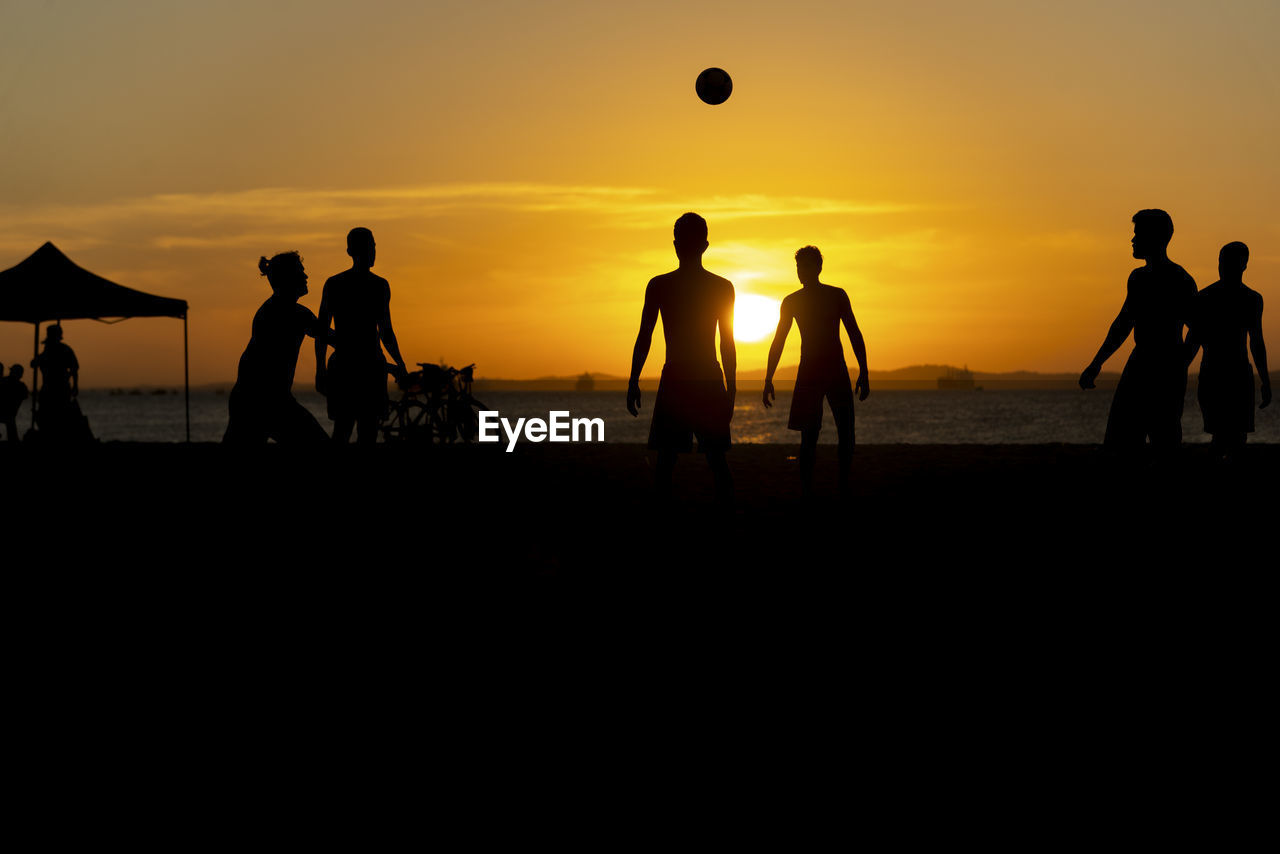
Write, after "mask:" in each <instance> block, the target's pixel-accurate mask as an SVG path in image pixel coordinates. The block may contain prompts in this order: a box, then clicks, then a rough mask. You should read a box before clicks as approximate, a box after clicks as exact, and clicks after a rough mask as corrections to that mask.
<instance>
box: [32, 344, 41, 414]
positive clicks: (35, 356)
mask: <svg viewBox="0 0 1280 854" xmlns="http://www.w3.org/2000/svg"><path fill="white" fill-rule="evenodd" d="M31 352H32V355H31V429H32V430H34V429H36V404H37V402H38V399H39V394H37V392H36V389H37V388H39V387H40V321H38V320H37V321H36V340H35V344H34V345H33V346H32V350H31Z"/></svg>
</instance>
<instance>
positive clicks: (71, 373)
mask: <svg viewBox="0 0 1280 854" xmlns="http://www.w3.org/2000/svg"><path fill="white" fill-rule="evenodd" d="M31 367H33V368H38V369H39V371H40V374H41V383H40V392H39V396H38V397H37V398H36V402H37V403H38V404H39V410H38V411H37V413H36V420H37V421H38V422H39V425H40V430H41V432H42V433H44V434H46V437H47V438H68V437H70V436H72V435H73V434H75V433H77V432H79V431H78V430H77V428H78V426H79V425H78V424H76V423H75V422H77V421H78V420H79V419H80V407H79V405H78V404H75V403H73V401H74V399H75V398H76V397H77V396H78V395H79V394H80V362H79V361H78V360H77V359H76V354H75V351H74V350H72V349H71V348H70V347H68V346H67V345H66V344H64V343H63V341H62V326H61V324H57V323H55V324H53V325H52V326H50V327H49V330H48V332H47V333H46V337H45V339H44V349H43V350H41V351H40V355H38V356H36V357H35V358H34V359H32V360H31Z"/></svg>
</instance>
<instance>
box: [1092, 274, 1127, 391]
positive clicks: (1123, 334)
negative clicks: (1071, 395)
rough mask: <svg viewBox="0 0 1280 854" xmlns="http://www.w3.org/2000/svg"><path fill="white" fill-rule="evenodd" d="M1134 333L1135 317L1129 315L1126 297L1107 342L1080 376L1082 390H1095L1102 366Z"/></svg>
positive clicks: (1112, 323) (1108, 333)
mask: <svg viewBox="0 0 1280 854" xmlns="http://www.w3.org/2000/svg"><path fill="white" fill-rule="evenodd" d="M1132 331H1133V317H1132V316H1131V315H1130V314H1129V298H1128V297H1125V300H1124V305H1122V306H1120V313H1119V314H1117V315H1116V319H1115V320H1113V321H1112V322H1111V328H1110V329H1108V330H1107V337H1106V340H1104V341H1103V342H1102V346H1101V347H1099V348H1098V353H1097V355H1095V356H1094V357H1093V361H1092V362H1090V363H1089V367H1087V368H1085V369H1084V372H1083V373H1081V374H1080V388H1086V389H1088V388H1093V387H1094V385H1093V381H1094V380H1096V379H1097V378H1098V374H1099V372H1101V371H1102V365H1103V363H1104V362H1106V361H1107V359H1110V358H1111V357H1112V355H1114V354H1115V352H1116V351H1117V350H1119V349H1120V345H1121V344H1123V343H1124V340H1125V339H1126V338H1128V337H1129V333H1130V332H1132Z"/></svg>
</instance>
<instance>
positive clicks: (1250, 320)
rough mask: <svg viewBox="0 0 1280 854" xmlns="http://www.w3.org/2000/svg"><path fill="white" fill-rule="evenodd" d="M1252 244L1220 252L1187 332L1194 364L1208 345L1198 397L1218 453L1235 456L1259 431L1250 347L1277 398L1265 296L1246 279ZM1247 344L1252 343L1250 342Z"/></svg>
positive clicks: (1267, 395)
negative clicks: (1270, 365) (1269, 366)
mask: <svg viewBox="0 0 1280 854" xmlns="http://www.w3.org/2000/svg"><path fill="white" fill-rule="evenodd" d="M1248 266H1249V247H1248V246H1245V245H1244V244H1243V243H1238V242H1237V243H1228V244H1227V245H1226V246H1224V247H1222V251H1221V252H1219V253H1218V281H1216V282H1214V283H1213V284H1212V285H1209V286H1208V287H1207V288H1205V289H1204V290H1202V291H1200V293H1198V294H1196V299H1195V308H1194V309H1193V310H1192V312H1191V326H1190V330H1189V331H1188V332H1187V343H1186V360H1187V364H1188V366H1189V365H1190V363H1191V360H1192V359H1194V358H1195V355H1196V351H1198V350H1199V349H1200V348H1202V347H1203V348H1204V358H1203V359H1201V361H1200V381H1199V384H1198V386H1197V388H1196V397H1197V398H1198V399H1199V401H1200V412H1201V414H1202V415H1203V416H1204V432H1206V433H1209V434H1210V435H1212V436H1213V448H1214V452H1215V454H1216V455H1217V456H1218V457H1220V458H1222V459H1225V460H1230V459H1232V458H1233V457H1234V456H1235V455H1236V454H1238V453H1239V452H1240V450H1241V449H1242V448H1243V447H1244V444H1245V441H1246V439H1247V434H1249V433H1252V432H1253V401H1254V379H1253V367H1252V366H1251V365H1250V364H1249V352H1252V353H1253V362H1254V364H1255V365H1257V366H1258V376H1259V377H1260V378H1261V385H1262V404H1261V405H1260V406H1259V408H1260V409H1261V408H1265V407H1266V406H1268V405H1269V404H1270V403H1271V375H1270V374H1269V373H1267V345H1266V343H1265V342H1264V341H1263V340H1262V295H1261V294H1259V293H1258V292H1257V291H1255V290H1253V289H1252V288H1250V287H1249V286H1248V285H1246V284H1245V283H1244V271H1245V268H1246V267H1248ZM1246 343H1247V346H1246Z"/></svg>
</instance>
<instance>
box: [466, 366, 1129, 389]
mask: <svg viewBox="0 0 1280 854" xmlns="http://www.w3.org/2000/svg"><path fill="white" fill-rule="evenodd" d="M796 368H797V366H796V365H783V366H782V367H780V368H778V370H777V372H776V373H775V374H774V385H775V386H776V387H777V388H779V389H790V388H791V387H792V386H793V385H794V384H795V379H796ZM959 370H961V369H960V368H958V367H956V366H954V365H910V366H908V367H905V368H895V369H893V370H888V371H877V370H874V369H873V370H872V371H871V386H872V388H873V389H877V388H879V389H918V390H923V389H937V387H938V377H941V376H945V375H947V374H948V373H949V372H952V373H954V372H956V371H959ZM851 373H852V375H853V376H857V366H856V365H854V366H853V367H852V370H851ZM972 373H973V380H974V384H975V385H976V386H981V387H982V388H984V389H988V388H989V389H1015V388H1018V389H1066V388H1075V387H1076V382H1077V380H1078V379H1079V376H1080V375H1079V374H1041V373H1037V372H1035V371H1010V372H1007V373H990V372H986V371H973V372H972ZM764 374H765V372H764V369H763V368H757V369H755V370H749V371H743V370H739V371H738V388H739V389H759V388H762V387H763V386H764ZM589 375H590V377H591V379H592V381H593V382H594V384H595V390H596V391H618V390H625V389H626V387H627V378H626V377H623V376H618V375H616V374H603V373H594V372H589ZM580 376H581V375H580V374H579V375H577V376H558V377H557V376H551V377H538V378H536V379H531V380H512V379H502V378H497V377H477V378H476V384H475V389H476V391H483V390H486V389H491V390H494V391H508V390H510V391H521V390H522V391H569V390H572V389H573V388H575V387H576V386H577V383H578V380H579V377H580ZM1119 379H1120V375H1119V374H1118V373H1111V372H1107V373H1103V374H1101V375H1100V376H1099V377H1098V386H1099V387H1100V388H1112V387H1114V386H1115V384H1116V383H1117V382H1118V381H1119ZM641 385H642V386H643V387H645V388H654V387H656V386H657V385H658V377H656V376H646V377H643V378H642V379H641Z"/></svg>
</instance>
